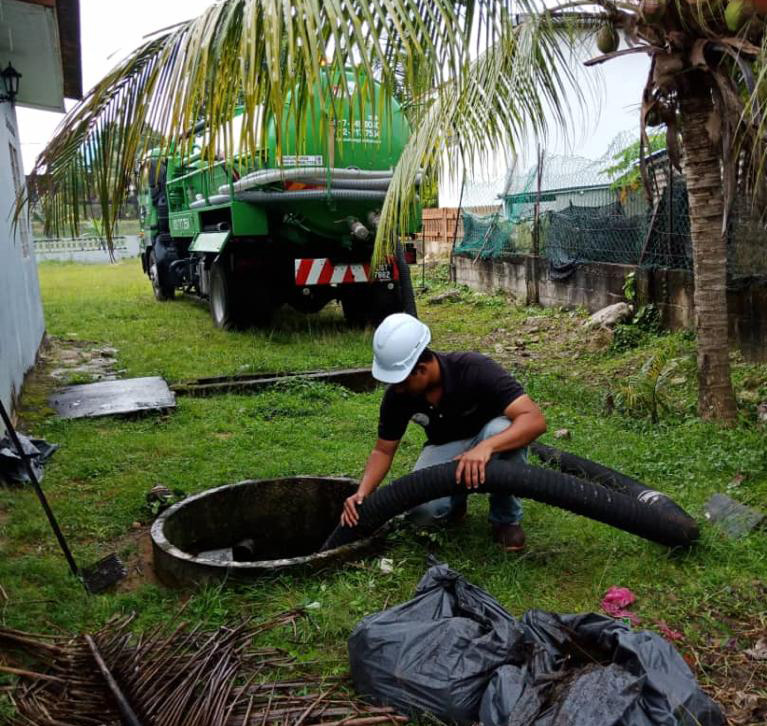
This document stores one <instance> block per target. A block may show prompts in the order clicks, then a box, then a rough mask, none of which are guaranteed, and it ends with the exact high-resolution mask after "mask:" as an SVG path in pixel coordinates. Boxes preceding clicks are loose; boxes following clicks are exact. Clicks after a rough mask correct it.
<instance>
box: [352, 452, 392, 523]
mask: <svg viewBox="0 0 767 726" xmlns="http://www.w3.org/2000/svg"><path fill="white" fill-rule="evenodd" d="M398 447H399V440H397V441H387V440H386V439H378V440H377V441H376V444H375V446H374V447H373V450H372V451H371V452H370V456H368V460H367V463H366V464H365V471H364V473H363V474H362V479H360V485H359V487H357V491H356V493H354V494H352V495H351V496H350V497H349V498H348V499H347V500H346V501H345V502H344V511H343V512H342V513H341V524H343V525H346V526H347V527H353V526H354V525H356V524H357V522H358V521H359V515H358V514H357V507H358V506H359V505H360V504H362V502H363V500H364V499H365V497H366V496H367V495H368V494H370V493H371V492H374V491H375V490H376V488H377V487H378V485H379V484H380V483H381V482H382V481H383V480H384V477H385V476H386V475H387V474H388V473H389V469H390V468H391V463H392V460H393V459H394V454H395V453H397V448H398Z"/></svg>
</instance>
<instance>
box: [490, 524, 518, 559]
mask: <svg viewBox="0 0 767 726" xmlns="http://www.w3.org/2000/svg"><path fill="white" fill-rule="evenodd" d="M493 539H494V540H495V541H496V542H497V543H498V544H499V545H500V546H501V547H502V548H503V549H504V550H505V551H506V552H520V551H521V550H523V549H525V530H524V529H522V525H521V524H494V525H493Z"/></svg>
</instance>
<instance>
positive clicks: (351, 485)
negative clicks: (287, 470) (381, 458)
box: [152, 476, 382, 586]
mask: <svg viewBox="0 0 767 726" xmlns="http://www.w3.org/2000/svg"><path fill="white" fill-rule="evenodd" d="M356 490H357V481H356V480H354V479H348V478H341V477H310V476H297V477H287V478H282V479H261V480H248V481H243V482H239V483H238V484H229V485H227V486H222V487H217V488H215V489H209V490H207V491H205V492H202V493H201V494H197V495H195V496H192V497H189V498H187V499H185V500H184V501H182V502H178V503H177V504H174V505H173V506H172V507H170V508H169V509H167V510H166V511H165V512H163V513H162V514H161V515H160V516H159V517H158V518H157V519H156V520H155V522H154V524H153V525H152V548H153V554H154V567H155V571H156V573H157V575H158V577H159V578H160V579H161V580H162V581H163V582H164V583H166V584H168V585H172V586H181V585H191V584H200V583H204V582H222V581H226V582H242V581H248V580H252V579H254V578H256V577H259V576H261V575H264V574H268V573H273V572H277V571H284V570H289V569H296V570H298V569H300V568H319V567H324V566H327V565H330V564H332V563H334V562H337V561H343V560H344V559H348V558H351V557H353V556H355V555H358V554H360V553H361V552H362V551H364V550H365V549H369V548H371V547H372V545H373V544H375V542H376V540H377V538H378V536H379V535H380V534H382V532H379V533H378V535H377V536H375V537H370V538H367V539H364V540H359V541H357V542H353V543H351V544H348V545H344V546H342V547H338V548H336V549H332V550H327V551H325V552H318V550H319V548H320V547H321V546H322V544H323V543H324V542H325V540H326V539H327V537H328V535H329V534H330V533H331V532H332V531H333V529H334V528H335V527H336V525H337V524H338V520H339V517H340V516H341V510H342V508H343V503H344V500H345V499H346V498H347V497H348V496H350V495H351V494H353V493H354V492H355V491H356Z"/></svg>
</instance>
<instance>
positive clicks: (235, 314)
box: [208, 259, 243, 330]
mask: <svg viewBox="0 0 767 726" xmlns="http://www.w3.org/2000/svg"><path fill="white" fill-rule="evenodd" d="M237 288H238V286H237V285H236V284H234V280H233V279H232V275H231V274H230V272H229V270H228V269H227V265H226V260H220V259H219V260H216V261H215V262H214V263H213V264H212V265H211V268H210V292H209V294H208V304H209V306H210V317H211V318H212V319H213V324H214V325H215V326H216V327H217V328H221V329H223V330H236V329H238V328H240V327H242V323H243V304H242V296H241V294H239V290H238V289H237Z"/></svg>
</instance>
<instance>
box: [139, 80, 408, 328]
mask: <svg viewBox="0 0 767 726" xmlns="http://www.w3.org/2000/svg"><path fill="white" fill-rule="evenodd" d="M343 80H344V79H343V78H342V77H341V75H340V74H337V73H336V74H331V73H328V74H327V75H326V76H325V77H324V78H323V80H322V81H321V83H320V84H318V86H317V87H316V88H315V98H316V97H318V96H320V95H321V97H322V99H324V100H325V101H326V103H325V104H321V103H314V104H312V103H309V113H307V114H306V118H305V121H304V123H305V125H306V128H305V131H304V133H303V134H299V133H297V129H296V124H297V120H296V114H295V113H294V112H293V111H294V108H293V104H292V99H291V98H290V97H288V98H286V103H285V107H284V108H285V111H284V113H283V115H282V117H281V118H280V119H276V118H271V119H270V120H269V122H268V124H267V130H266V139H265V147H264V148H263V149H262V150H260V151H259V152H258V153H257V154H256V155H255V158H257V159H258V162H257V163H252V162H251V163H248V164H246V163H245V162H244V158H241V157H239V156H238V155H237V151H236V150H235V155H234V157H233V158H230V159H226V160H225V159H224V158H220V159H218V160H217V161H216V163H214V164H209V163H207V161H206V160H205V158H204V157H202V156H200V155H199V154H198V155H197V156H196V157H195V156H192V158H188V159H186V160H181V159H180V158H178V157H173V156H171V157H170V158H169V159H167V160H166V161H165V162H164V163H161V162H160V161H159V160H158V159H157V158H156V157H152V156H151V155H150V158H149V160H148V162H147V170H146V173H145V174H144V175H143V178H144V184H143V189H142V192H141V193H140V197H141V200H142V218H143V219H144V220H145V229H144V233H145V236H144V250H143V255H142V262H143V265H144V269H145V271H146V272H147V274H148V275H149V277H150V280H151V281H152V285H153V288H154V291H155V296H156V297H157V298H158V299H160V300H166V299H170V298H171V297H173V292H174V290H175V289H178V288H182V289H184V290H186V291H187V292H192V293H194V294H197V295H198V296H200V297H202V298H205V299H207V300H208V302H209V305H210V309H211V315H212V317H213V320H214V323H215V324H216V325H217V326H219V327H240V326H241V325H243V324H249V323H252V322H255V323H263V322H268V321H269V320H270V319H271V313H272V312H273V311H274V310H275V309H276V308H277V307H279V305H281V304H282V303H285V302H287V303H290V304H291V305H293V307H295V308H297V309H298V310H301V311H303V312H315V311H317V310H320V309H321V308H322V307H324V305H325V304H326V303H327V302H329V301H330V300H334V299H335V300H339V301H340V302H341V304H342V307H343V311H344V315H345V317H346V319H347V320H348V321H349V322H350V323H353V324H360V323H364V322H377V321H378V320H380V319H381V318H382V317H383V316H384V315H386V314H389V313H391V312H399V311H402V310H404V311H407V312H411V313H414V312H415V302H414V298H413V292H412V285H411V283H410V279H409V270H408V267H407V261H406V251H409V252H411V255H410V260H411V261H413V260H412V257H413V256H414V248H413V246H412V244H410V245H407V246H408V247H410V248H412V249H410V250H406V249H405V248H402V247H400V248H398V252H397V255H396V256H395V257H394V258H392V259H391V260H390V261H389V264H388V265H385V266H384V267H383V268H381V269H377V270H371V269H370V259H371V256H372V251H373V241H374V239H375V232H376V226H377V223H378V218H379V215H380V211H381V208H382V206H383V201H384V197H385V195H386V191H387V189H388V186H389V183H390V180H391V177H392V173H393V169H394V167H395V165H396V164H397V162H398V160H399V158H400V156H401V154H402V151H403V149H404V147H405V145H406V144H407V141H408V138H409V134H410V129H409V127H408V123H407V120H406V118H405V115H404V113H403V110H402V108H401V107H400V104H399V103H398V102H397V101H396V100H395V99H390V98H386V97H385V96H384V95H383V91H382V89H381V87H380V86H379V85H378V84H377V83H376V82H375V81H373V80H369V79H367V77H366V76H364V75H357V74H355V73H353V72H351V71H350V72H347V73H346V78H345V83H346V86H347V88H348V92H349V94H350V97H349V96H347V95H346V94H345V93H344V91H343V87H342V86H341V85H340V84H341V83H342V82H343ZM243 118H244V116H243V115H242V112H241V110H240V111H238V113H237V114H236V116H235V118H234V119H233V123H232V127H233V132H234V134H233V138H235V139H237V138H239V136H240V129H241V124H242V120H243ZM278 130H279V131H280V133H278ZM301 136H303V138H301V141H300V143H299V140H298V139H299V138H300V137H301ZM410 218H411V220H412V222H411V224H410V227H409V228H408V229H403V230H400V231H401V233H402V235H403V236H407V235H411V236H412V235H413V234H414V233H415V232H416V231H417V229H418V227H419V225H420V207H419V206H418V205H417V204H416V205H414V208H413V210H412V213H411V215H410Z"/></svg>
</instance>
